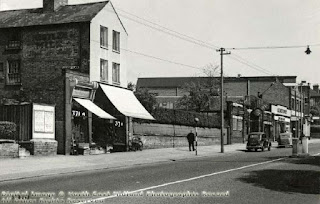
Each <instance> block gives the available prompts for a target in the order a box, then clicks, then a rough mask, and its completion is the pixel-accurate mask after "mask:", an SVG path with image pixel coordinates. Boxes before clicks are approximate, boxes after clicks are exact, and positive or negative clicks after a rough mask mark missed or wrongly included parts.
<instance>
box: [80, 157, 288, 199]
mask: <svg viewBox="0 0 320 204" xmlns="http://www.w3.org/2000/svg"><path fill="white" fill-rule="evenodd" d="M283 159H285V158H279V159H274V160H270V161H266V162H260V163H256V164H250V165H247V166H242V167H239V168H235V169H228V170H225V171H219V172H215V173H211V174H205V175H201V176H197V177H193V178H188V179H183V180H179V181H173V182H169V183H164V184H160V185H156V186H150V187H147V188H142V189H139V190H134V191H128V192H125V193H126V194H134V193H139V192H143V191H147V190H151V189H155V188H159V187H164V186H169V185H173V184H177V183H183V182H187V181H193V180H197V179H201V178H205V177H210V176H214V175H218V174H224V173H228V172H232V171H237V170H241V169H245V168H249V167H253V166H259V165H262V164H268V163H271V162H275V161H280V160H283ZM115 197H118V196H117V195H110V196H106V197H101V198H96V199H91V200H87V201H84V202H79V203H76V204H84V203H94V202H97V201H102V200H107V199H110V198H115Z"/></svg>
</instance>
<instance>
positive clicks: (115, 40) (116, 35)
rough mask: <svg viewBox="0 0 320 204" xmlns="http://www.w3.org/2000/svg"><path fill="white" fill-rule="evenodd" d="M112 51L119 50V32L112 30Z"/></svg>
mask: <svg viewBox="0 0 320 204" xmlns="http://www.w3.org/2000/svg"><path fill="white" fill-rule="evenodd" d="M112 49H113V51H116V52H120V32H117V31H113V43H112Z"/></svg>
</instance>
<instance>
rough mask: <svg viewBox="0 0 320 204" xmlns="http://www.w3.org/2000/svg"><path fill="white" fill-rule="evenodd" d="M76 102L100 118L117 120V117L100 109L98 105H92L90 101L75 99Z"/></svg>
mask: <svg viewBox="0 0 320 204" xmlns="http://www.w3.org/2000/svg"><path fill="white" fill-rule="evenodd" d="M74 100H75V101H77V102H78V103H79V104H80V105H82V106H83V107H85V108H86V109H87V110H88V111H90V112H91V113H93V114H95V115H96V116H98V117H99V118H104V119H116V118H115V117H113V116H112V115H110V114H108V113H106V112H105V111H104V110H102V109H101V108H99V107H98V106H97V105H96V104H94V103H92V101H90V100H88V99H81V98H74Z"/></svg>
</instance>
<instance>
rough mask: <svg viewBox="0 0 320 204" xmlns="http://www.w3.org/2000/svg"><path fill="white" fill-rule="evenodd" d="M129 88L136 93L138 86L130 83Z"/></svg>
mask: <svg viewBox="0 0 320 204" xmlns="http://www.w3.org/2000/svg"><path fill="white" fill-rule="evenodd" d="M127 88H128V89H130V90H131V91H134V90H135V89H136V85H135V84H134V83H133V82H129V83H128V85H127Z"/></svg>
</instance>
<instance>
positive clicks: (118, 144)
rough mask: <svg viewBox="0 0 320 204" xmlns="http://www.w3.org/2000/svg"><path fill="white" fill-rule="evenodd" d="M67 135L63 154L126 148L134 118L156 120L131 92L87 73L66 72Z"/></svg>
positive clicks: (61, 144) (62, 142)
mask: <svg viewBox="0 0 320 204" xmlns="http://www.w3.org/2000/svg"><path fill="white" fill-rule="evenodd" d="M65 84H66V86H65V105H64V107H65V121H64V137H59V140H58V146H59V148H58V149H59V150H60V152H59V153H60V154H70V153H71V154H98V153H106V151H107V150H108V148H109V149H110V148H111V147H113V150H114V151H127V150H128V143H129V140H130V139H131V136H132V133H133V130H132V118H140V119H146V120H154V118H153V117H152V116H151V115H150V114H149V113H148V111H147V110H146V109H145V108H144V107H143V106H142V105H141V104H140V102H139V101H138V100H137V98H136V97H135V95H134V94H133V92H132V91H130V90H128V89H125V88H121V87H117V86H112V85H107V84H102V83H99V82H90V81H89V78H88V76H87V75H84V74H79V73H67V75H66V80H65Z"/></svg>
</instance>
